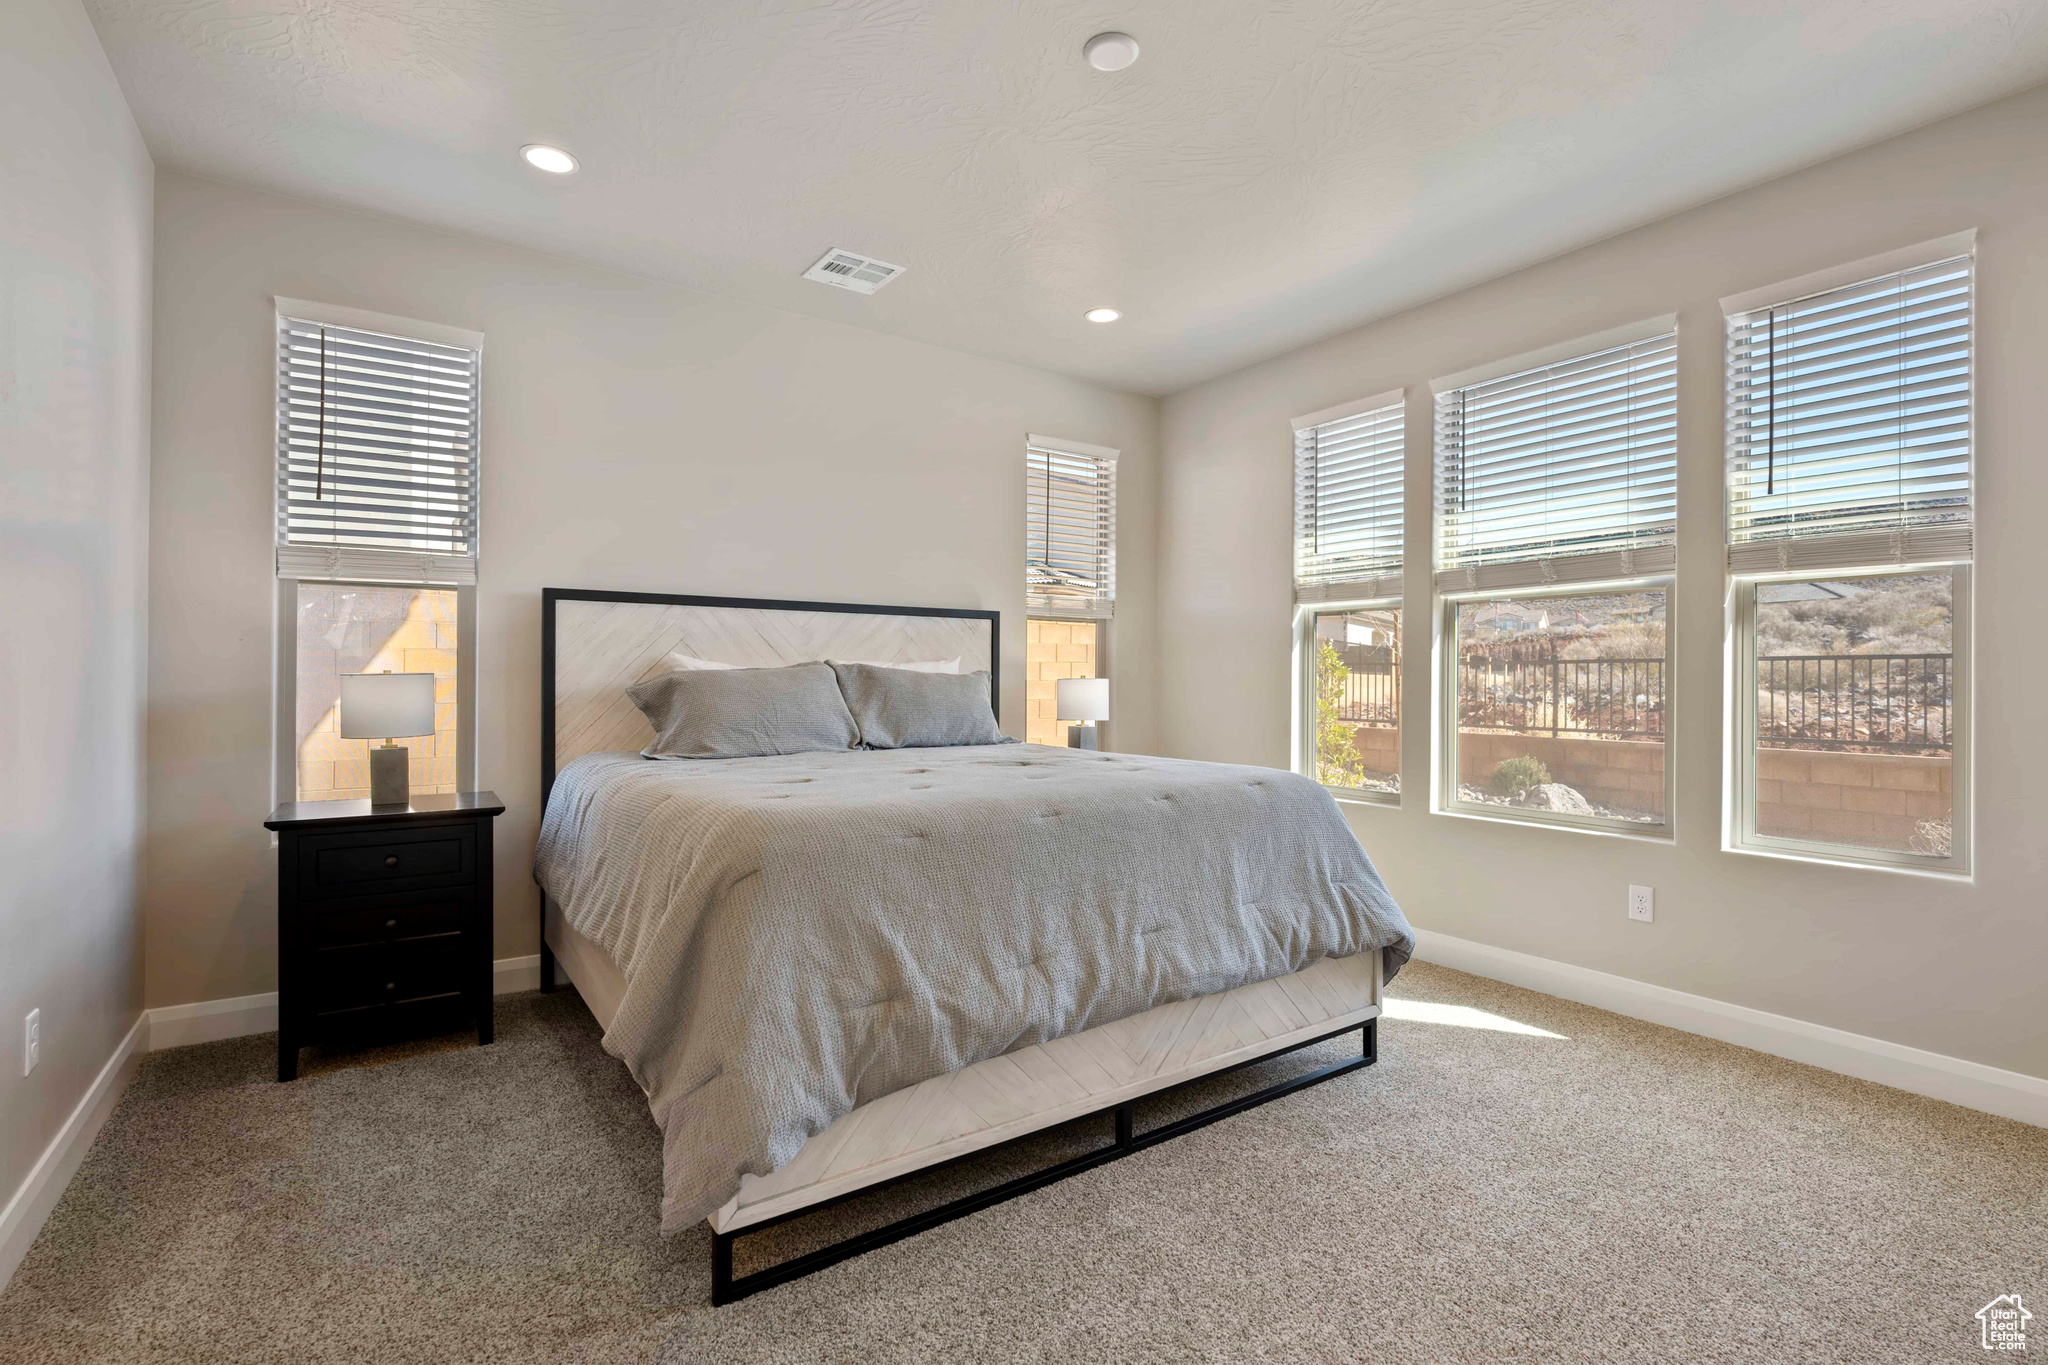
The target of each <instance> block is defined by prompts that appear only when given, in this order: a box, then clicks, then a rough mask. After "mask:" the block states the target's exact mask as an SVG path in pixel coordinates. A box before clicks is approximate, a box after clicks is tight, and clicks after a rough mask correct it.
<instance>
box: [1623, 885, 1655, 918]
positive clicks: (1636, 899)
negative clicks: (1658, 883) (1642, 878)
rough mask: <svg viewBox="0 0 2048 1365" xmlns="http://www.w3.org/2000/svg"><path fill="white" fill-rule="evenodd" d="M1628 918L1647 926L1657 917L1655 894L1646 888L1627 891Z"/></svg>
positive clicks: (1635, 887)
mask: <svg viewBox="0 0 2048 1365" xmlns="http://www.w3.org/2000/svg"><path fill="white" fill-rule="evenodd" d="M1628 917H1629V918H1630V919H1639V920H1641V921H1642V922H1643V923H1645V924H1648V923H1649V922H1650V921H1651V920H1653V919H1655V918H1656V917H1657V893H1656V892H1655V891H1653V890H1651V889H1650V888H1649V887H1647V886H1631V887H1630V888H1629V889H1628Z"/></svg>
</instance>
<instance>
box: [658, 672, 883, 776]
mask: <svg viewBox="0 0 2048 1365" xmlns="http://www.w3.org/2000/svg"><path fill="white" fill-rule="evenodd" d="M626 695H627V696H628V697H631V698H632V699H633V705H635V706H637V707H639V708H640V712H641V714H642V715H644V716H646V717H647V720H648V723H649V724H651V725H652V726H653V727H654V743H652V744H650V745H648V746H647V747H646V748H644V749H642V750H641V751H640V754H641V757H643V758H758V757H761V756H762V755H765V754H808V753H816V752H818V751H820V750H824V749H851V748H854V747H855V746H856V745H857V744H858V743H859V739H860V732H859V730H857V729H856V728H855V727H854V723H853V716H852V715H851V714H850V713H848V711H847V709H846V699H845V698H843V697H841V696H840V695H839V684H838V682H837V681H836V680H835V679H834V677H833V676H832V670H831V669H830V668H828V667H826V666H825V665H824V664H791V665H790V666H789V667H787V668H721V669H691V670H685V671H680V672H675V673H664V674H662V675H661V676H660V677H657V678H649V679H648V680H647V681H646V682H640V683H634V684H633V685H632V686H631V687H629V688H627V689H626Z"/></svg>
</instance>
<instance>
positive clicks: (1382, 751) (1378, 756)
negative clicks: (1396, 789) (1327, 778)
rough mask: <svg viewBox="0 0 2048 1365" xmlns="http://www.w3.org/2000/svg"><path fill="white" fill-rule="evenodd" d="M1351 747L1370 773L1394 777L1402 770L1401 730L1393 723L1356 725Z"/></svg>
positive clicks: (1352, 732) (1352, 730)
mask: <svg viewBox="0 0 2048 1365" xmlns="http://www.w3.org/2000/svg"><path fill="white" fill-rule="evenodd" d="M1351 748H1352V750H1353V751H1354V752H1356V753H1357V755H1358V761H1359V762H1360V763H1361V764H1362V765H1364V768H1365V770H1366V771H1367V772H1368V773H1376V774H1378V775H1380V776H1382V777H1392V776H1394V775H1396V774H1398V773H1399V772H1400V771H1401V731H1400V730H1399V729H1398V728H1397V727H1395V726H1391V725H1355V726H1353V727H1352V728H1351Z"/></svg>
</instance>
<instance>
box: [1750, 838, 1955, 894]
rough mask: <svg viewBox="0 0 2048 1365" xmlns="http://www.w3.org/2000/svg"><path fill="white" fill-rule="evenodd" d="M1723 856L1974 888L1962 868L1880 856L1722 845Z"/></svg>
mask: <svg viewBox="0 0 2048 1365" xmlns="http://www.w3.org/2000/svg"><path fill="white" fill-rule="evenodd" d="M1721 851H1722V852H1723V853H1739V854H1742V855H1743V856H1745V857H1750V858H1776V859H1779V860H1780V861H1783V862H1789V863H1811V864H1814V865H1816V866H1819V867H1832V868H1838V869H1841V870H1843V871H1849V872H1897V873H1903V874H1904V875H1905V876H1908V877H1925V878H1927V879H1928V880H1930V881H1937V882H1950V883H1958V882H1959V883H1961V884H1963V885H1965V886H1970V885H1974V884H1975V883H1976V881H1977V874H1976V873H1975V872H1974V871H1972V870H1971V869H1969V868H1968V867H1964V868H1961V869H1959V870H1958V869H1950V868H1944V867H1936V866H1934V865H1933V864H1931V863H1922V862H1893V861H1891V860H1890V859H1887V858H1884V857H1870V858H1859V857H1856V856H1855V855H1854V854H1850V853H1831V852H1826V851H1823V850H1821V849H1817V848H1797V847H1785V848H1780V847H1774V846H1770V845H1762V844H1745V843H1732V842H1724V843H1723V844H1722V845H1721Z"/></svg>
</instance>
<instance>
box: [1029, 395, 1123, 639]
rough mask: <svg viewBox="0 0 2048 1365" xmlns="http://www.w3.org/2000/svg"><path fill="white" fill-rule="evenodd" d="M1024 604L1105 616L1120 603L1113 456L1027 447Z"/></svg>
mask: <svg viewBox="0 0 2048 1365" xmlns="http://www.w3.org/2000/svg"><path fill="white" fill-rule="evenodd" d="M1024 460H1025V497H1024V503H1025V515H1024V523H1025V524H1024V594H1025V595H1024V605H1025V609H1026V610H1028V611H1031V612H1036V613H1039V614H1043V615H1054V616H1081V617H1098V618H1106V617H1108V616H1110V615H1111V614H1112V612H1113V611H1114V609H1115V605H1116V452H1115V451H1113V450H1102V449H1099V448H1097V447H1094V446H1080V445H1078V444H1076V443H1073V442H1062V443H1060V444H1057V445H1054V444H1049V443H1047V442H1045V441H1044V440H1043V439H1042V438H1040V437H1037V436H1033V437H1031V438H1029V440H1028V442H1027V443H1026V445H1025V451H1024Z"/></svg>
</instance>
